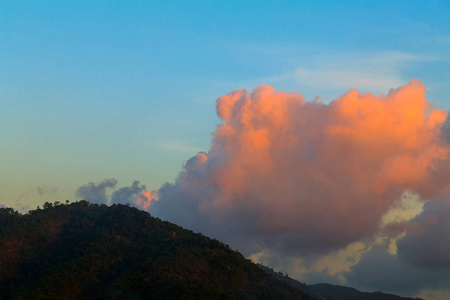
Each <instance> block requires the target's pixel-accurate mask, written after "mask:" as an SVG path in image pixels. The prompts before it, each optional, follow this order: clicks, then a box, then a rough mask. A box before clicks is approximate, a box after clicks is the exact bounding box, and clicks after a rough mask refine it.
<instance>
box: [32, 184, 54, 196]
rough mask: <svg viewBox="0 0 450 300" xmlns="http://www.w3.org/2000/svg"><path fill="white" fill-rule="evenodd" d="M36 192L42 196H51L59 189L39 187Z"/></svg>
mask: <svg viewBox="0 0 450 300" xmlns="http://www.w3.org/2000/svg"><path fill="white" fill-rule="evenodd" d="M36 191H37V192H38V194H39V195H40V196H43V195H51V194H54V193H56V192H57V191H58V188H57V187H50V186H38V187H36Z"/></svg>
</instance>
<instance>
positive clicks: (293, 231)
mask: <svg viewBox="0 0 450 300" xmlns="http://www.w3.org/2000/svg"><path fill="white" fill-rule="evenodd" d="M410 59H412V58H410ZM217 114H218V116H219V117H220V118H221V119H222V121H223V124H221V125H219V126H218V128H217V129H216V131H215V132H214V133H213V144H212V146H211V149H210V150H209V151H208V152H207V153H204V152H201V153H199V154H198V155H197V156H194V157H192V158H191V159H190V160H188V162H187V163H186V165H185V167H184V170H183V171H182V172H181V173H180V175H179V176H178V178H177V179H176V181H175V182H174V183H167V184H165V185H164V186H162V187H161V189H160V190H159V191H158V196H159V201H158V202H156V203H155V205H152V207H151V208H150V211H151V212H152V213H154V214H155V215H157V216H160V217H162V218H164V219H167V220H169V221H172V222H175V223H177V224H180V225H182V226H186V227H188V228H191V229H194V230H196V231H201V232H203V233H206V234H209V235H212V236H214V237H218V238H221V239H223V240H225V241H226V242H228V243H231V244H232V245H235V246H236V247H238V248H239V250H240V251H243V252H244V253H246V254H251V253H255V252H258V251H260V250H261V249H265V248H270V249H276V250H277V251H279V252H281V253H283V254H284V255H308V254H311V253H327V252H329V251H331V250H334V249H340V248H344V247H346V246H347V245H349V244H351V243H353V242H356V241H359V240H361V239H364V238H369V237H372V236H373V235H374V234H375V233H376V231H377V230H378V225H379V222H380V220H381V217H382V216H383V215H384V214H385V213H386V212H387V211H388V210H389V209H390V207H391V205H392V204H393V203H394V202H395V201H398V199H400V198H401V195H402V194H403V192H404V191H405V190H409V191H412V192H413V193H417V194H418V195H419V196H420V197H421V198H422V199H428V198H433V197H435V196H437V195H439V194H440V193H442V192H443V190H444V189H445V188H446V187H447V186H448V183H447V182H445V180H443V179H440V180H439V176H440V175H442V174H444V173H445V172H444V171H442V170H441V166H442V165H443V164H442V162H444V161H446V160H447V157H448V155H449V151H450V148H449V146H448V145H447V144H446V143H444V142H443V141H442V140H441V127H442V123H443V122H444V121H445V119H446V115H447V112H446V111H442V110H440V109H435V108H434V107H433V105H432V104H431V103H429V102H427V100H426V98H425V86H424V85H423V84H421V83H420V82H419V81H418V80H412V81H411V82H410V83H409V84H407V85H405V86H401V87H400V88H397V89H392V90H390V91H389V93H388V94H387V95H380V96H374V95H372V94H369V93H366V94H361V93H359V92H358V91H356V90H349V91H348V92H347V93H346V94H344V95H342V96H341V97H339V98H337V99H335V100H334V101H332V102H331V103H329V104H324V103H321V102H320V101H313V102H306V101H305V100H304V99H303V97H302V96H301V95H300V94H298V93H285V92H276V90H275V89H274V88H273V87H271V86H267V85H262V86H259V87H257V88H256V89H254V90H253V91H252V92H248V91H246V90H235V91H233V92H232V93H230V94H228V95H224V96H222V97H220V98H219V99H218V100H217ZM442 172H444V173H442ZM447 178H448V177H447Z"/></svg>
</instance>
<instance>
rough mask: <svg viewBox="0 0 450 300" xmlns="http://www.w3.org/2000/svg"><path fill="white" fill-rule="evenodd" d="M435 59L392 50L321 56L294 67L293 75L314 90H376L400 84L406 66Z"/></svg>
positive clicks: (383, 89) (384, 89) (376, 91)
mask: <svg viewBox="0 0 450 300" xmlns="http://www.w3.org/2000/svg"><path fill="white" fill-rule="evenodd" d="M435 60H436V59H435V58H433V57H428V56H420V55H414V54H410V53H405V52H396V51H390V52H389V51H385V52H375V53H370V52H369V53H364V52H363V53H345V54H335V55H323V56H319V57H317V58H316V59H313V60H312V63H309V64H306V65H305V66H302V67H299V68H297V69H296V70H295V72H294V74H293V76H294V78H296V80H297V82H298V83H300V84H302V85H305V86H309V87H313V88H317V89H347V88H349V87H351V88H358V89H362V90H365V91H369V92H374V93H380V92H381V91H386V90H389V89H390V88H392V87H393V86H399V85H401V84H403V82H404V81H405V79H404V78H403V77H402V75H401V71H402V69H404V68H405V67H406V66H407V65H410V64H411V63H422V62H430V61H435ZM349 84H351V86H349Z"/></svg>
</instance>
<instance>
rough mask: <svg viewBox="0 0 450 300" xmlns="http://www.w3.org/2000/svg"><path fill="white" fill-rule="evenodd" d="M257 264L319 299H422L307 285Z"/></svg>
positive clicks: (335, 286)
mask: <svg viewBox="0 0 450 300" xmlns="http://www.w3.org/2000/svg"><path fill="white" fill-rule="evenodd" d="M258 266H259V267H260V268H261V269H262V270H264V271H265V272H267V273H268V274H270V275H272V276H273V277H275V278H277V279H278V280H280V281H283V282H285V283H287V284H288V285H290V286H291V287H293V288H296V289H297V290H299V291H302V292H304V293H306V294H308V295H311V296H314V297H316V298H319V299H321V300H423V299H420V298H408V297H400V296H396V295H392V294H385V293H382V292H372V293H367V292H361V291H358V290H357V289H354V288H350V287H346V286H340V285H332V284H328V283H319V284H312V285H307V284H304V283H301V282H299V281H297V280H295V279H292V278H290V277H289V276H287V275H283V274H282V273H279V272H275V271H274V270H273V269H271V268H269V267H266V266H263V265H261V264H258Z"/></svg>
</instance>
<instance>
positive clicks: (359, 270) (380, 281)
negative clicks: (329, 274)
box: [344, 245, 450, 296]
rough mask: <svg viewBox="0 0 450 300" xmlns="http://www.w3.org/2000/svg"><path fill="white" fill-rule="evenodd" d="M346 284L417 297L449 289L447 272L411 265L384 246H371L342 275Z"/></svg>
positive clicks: (449, 272) (369, 289) (449, 279)
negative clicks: (423, 292)
mask: <svg viewBox="0 0 450 300" xmlns="http://www.w3.org/2000/svg"><path fill="white" fill-rule="evenodd" d="M344 276H345V278H346V284H348V285H351V286H357V287H358V288H360V289H362V290H367V291H376V290H382V291H385V292H390V293H397V294H403V295H411V296H414V295H417V294H418V293H419V292H420V291H421V290H429V289H433V290H439V289H445V288H447V287H448V282H449V281H450V270H449V269H447V270H445V269H442V270H430V269H423V268H420V267H417V266H415V265H411V264H409V263H408V261H405V260H403V259H402V257H401V256H398V255H391V254H389V253H388V252H387V249H386V247H385V246H383V245H378V246H375V247H373V248H372V249H371V250H370V251H369V252H367V253H365V254H364V255H363V256H362V258H361V260H360V261H359V262H358V263H357V264H356V265H355V266H353V267H352V269H351V271H350V272H348V273H347V274H345V275H344Z"/></svg>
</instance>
